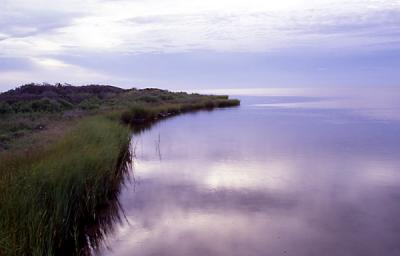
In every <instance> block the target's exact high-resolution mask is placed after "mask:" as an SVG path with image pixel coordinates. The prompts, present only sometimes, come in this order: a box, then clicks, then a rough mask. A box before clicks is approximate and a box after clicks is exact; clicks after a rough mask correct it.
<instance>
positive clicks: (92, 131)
mask: <svg viewBox="0 0 400 256" xmlns="http://www.w3.org/2000/svg"><path fill="white" fill-rule="evenodd" d="M128 148H129V130H128V129H127V128H126V127H124V126H121V125H120V124H119V123H117V122H115V121H112V120H109V119H107V118H105V117H89V118H86V119H84V120H81V121H80V122H79V123H78V124H77V125H76V126H75V127H74V128H72V130H71V131H70V132H68V133H67V134H65V135H64V136H63V137H62V138H60V139H59V140H57V142H56V143H54V144H53V145H51V146H47V147H44V148H41V149H36V150H34V151H31V152H24V153H22V152H19V153H18V154H12V153H10V152H8V153H6V154H2V155H0V162H1V165H0V255H4V256H7V255H85V254H87V253H88V246H87V245H90V246H91V247H95V245H96V241H97V238H100V237H101V236H102V235H103V234H104V233H105V232H106V228H104V227H103V228H102V227H99V224H102V222H110V221H111V220H110V218H118V214H117V213H116V211H114V214H113V215H110V214H109V213H107V215H106V216H108V217H107V218H108V219H107V218H105V217H104V216H105V215H104V214H103V213H104V212H105V211H110V209H109V206H110V205H113V204H115V199H116V193H117V192H118V190H119V187H120V185H121V180H122V171H123V170H126V168H127V167H126V162H125V161H127V160H128V159H129V150H128ZM114 206H115V205H114ZM111 211H113V210H111ZM96 226H97V227H96Z"/></svg>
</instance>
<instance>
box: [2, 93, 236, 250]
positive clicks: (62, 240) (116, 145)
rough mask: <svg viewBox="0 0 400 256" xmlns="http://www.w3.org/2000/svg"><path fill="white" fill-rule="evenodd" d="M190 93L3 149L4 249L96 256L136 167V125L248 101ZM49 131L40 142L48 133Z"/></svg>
mask: <svg viewBox="0 0 400 256" xmlns="http://www.w3.org/2000/svg"><path fill="white" fill-rule="evenodd" d="M163 93H164V92H163ZM168 93H169V94H171V95H169V94H168V95H167V96H171V97H173V96H176V94H175V93H170V92H168ZM182 95H184V96H185V97H188V98H189V97H192V98H189V99H190V101H191V102H189V100H187V102H185V103H181V104H178V103H171V102H168V101H167V100H166V101H159V102H157V104H151V103H148V102H146V103H144V102H141V103H140V104H137V103H135V104H131V105H130V106H129V107H128V106H127V107H125V108H121V107H119V108H117V109H107V108H104V109H100V111H98V113H92V112H88V113H87V115H86V116H85V115H84V116H80V117H77V118H75V119H74V118H72V119H71V120H70V121H68V122H67V124H68V128H66V127H63V128H64V129H63V130H61V131H60V133H59V134H56V135H55V136H54V137H52V138H50V139H49V140H48V141H47V142H45V143H44V144H42V145H40V143H39V144H36V145H35V144H34V145H33V146H31V147H30V150H26V149H25V150H18V149H15V150H10V151H6V152H3V153H2V154H0V161H1V162H2V167H0V204H1V205H2V207H1V208H0V217H1V218H0V254H1V255H19V254H24V253H29V254H31V255H55V254H56V255H89V254H90V253H89V251H88V250H89V247H92V248H93V247H96V244H97V243H98V242H99V241H100V240H101V237H102V235H104V234H105V233H106V232H107V229H111V228H112V227H111V226H110V225H108V226H107V225H105V226H101V225H98V224H99V223H102V224H104V223H107V222H110V220H111V219H118V218H120V216H118V202H117V201H116V198H117V196H118V193H119V189H120V186H121V183H122V180H123V177H124V175H123V173H124V170H125V171H126V168H129V166H130V162H129V159H130V152H129V149H128V145H129V141H130V129H129V127H128V126H131V128H134V127H135V126H136V127H139V126H141V125H150V126H151V125H152V124H154V123H156V122H158V121H159V120H163V119H166V118H168V117H171V116H176V115H179V114H183V113H187V112H194V111H199V110H212V109H214V108H218V107H230V106H237V105H239V104H240V101H238V100H230V99H228V97H227V96H210V95H208V96H204V95H197V94H196V95H194V96H191V95H188V96H187V94H182ZM61 124H63V123H61ZM41 132H42V134H41V135H38V137H39V141H40V137H41V136H44V137H46V132H48V131H46V130H45V131H41ZM107 205H108V207H107ZM110 206H111V207H110ZM102 212H103V213H104V212H106V213H107V212H108V214H102ZM110 212H111V213H112V214H110Z"/></svg>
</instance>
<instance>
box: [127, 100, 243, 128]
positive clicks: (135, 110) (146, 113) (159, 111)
mask: <svg viewBox="0 0 400 256" xmlns="http://www.w3.org/2000/svg"><path fill="white" fill-rule="evenodd" d="M238 105H240V101H239V100H230V99H220V98H217V97H214V98H211V97H207V98H205V99H203V98H200V99H197V100H192V101H190V102H183V103H179V102H178V103H175V102H172V103H163V104H159V105H146V104H134V105H132V106H130V107H129V108H128V110H125V111H123V112H122V114H121V120H122V122H124V123H126V124H131V125H137V124H143V123H149V122H154V121H156V120H158V119H162V118H166V117H169V116H173V115H178V114H180V113H185V112H192V111H198V110H212V109H214V108H224V107H234V106H238Z"/></svg>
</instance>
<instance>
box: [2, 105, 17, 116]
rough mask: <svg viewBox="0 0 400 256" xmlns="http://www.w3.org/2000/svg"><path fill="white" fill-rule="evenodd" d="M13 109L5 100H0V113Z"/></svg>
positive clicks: (9, 111)
mask: <svg viewBox="0 0 400 256" xmlns="http://www.w3.org/2000/svg"><path fill="white" fill-rule="evenodd" d="M13 112H14V110H13V109H12V107H11V106H10V104H8V103H7V102H0V115H5V114H10V113H13Z"/></svg>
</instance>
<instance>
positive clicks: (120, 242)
mask: <svg viewBox="0 0 400 256" xmlns="http://www.w3.org/2000/svg"><path fill="white" fill-rule="evenodd" d="M396 93H397V92H396ZM396 95H400V93H398V94H396ZM371 96H372V97H370V98H365V97H364V98H363V97H361V96H359V95H352V97H338V96H337V95H335V96H334V97H329V96H326V95H320V96H315V95H312V96H304V95H294V96H293V95H291V96H290V97H286V96H279V97H277V96H274V97H271V96H268V97H241V99H242V106H241V107H240V108H232V109H223V110H216V111H212V112H198V113H195V114H185V115H182V116H178V117H174V118H171V119H168V120H165V121H163V122H160V123H158V124H156V125H155V126H154V127H152V128H151V129H150V130H148V131H145V132H143V133H142V134H140V135H137V136H134V137H133V140H132V147H133V148H135V153H136V159H135V164H134V181H132V183H131V184H130V185H128V186H127V187H126V188H125V189H124V191H123V192H122V194H121V196H120V202H121V204H122V207H123V208H124V213H125V215H126V221H123V222H122V223H121V224H117V226H116V231H115V233H114V234H113V235H110V236H109V237H108V239H107V240H106V241H105V244H106V245H107V246H106V247H104V248H103V250H102V254H103V255H118V256H123V255H141V256H146V255H174V256H179V255H182V256H183V255H185V256H186V255H194V256H196V255H199V256H200V255H248V256H250V255H296V256H303V255H304V256H312V255H316V256H320V255H335V256H337V255H363V256H366V255H385V256H390V255H400V219H399V216H400V157H399V156H400V155H399V153H400V120H399V118H398V117H399V113H400V107H399V106H398V104H397V103H398V102H400V101H395V100H386V102H385V100H383V101H382V100H381V99H382V97H376V95H374V94H371ZM389 98H393V93H392V94H390V97H388V98H384V99H389ZM384 103H386V104H384Z"/></svg>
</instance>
